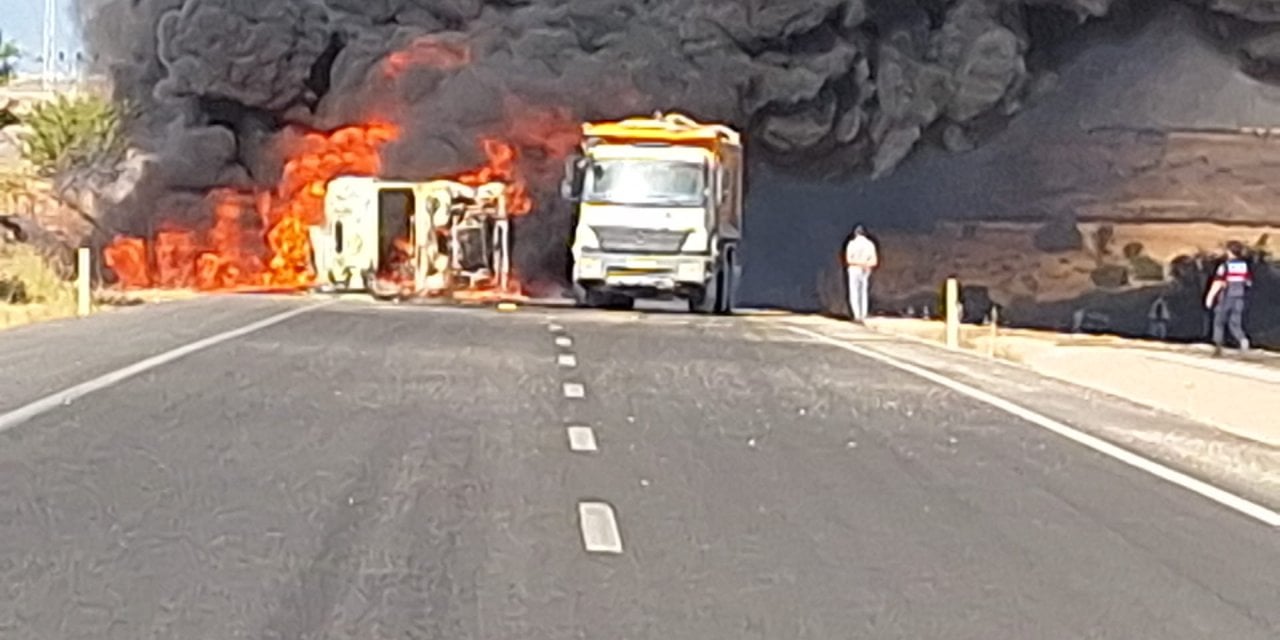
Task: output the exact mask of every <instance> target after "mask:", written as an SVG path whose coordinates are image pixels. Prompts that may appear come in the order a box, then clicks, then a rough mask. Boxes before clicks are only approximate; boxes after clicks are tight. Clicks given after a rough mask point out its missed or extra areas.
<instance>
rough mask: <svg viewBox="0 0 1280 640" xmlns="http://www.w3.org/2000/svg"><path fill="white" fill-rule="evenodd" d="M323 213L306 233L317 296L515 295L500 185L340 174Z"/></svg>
mask: <svg viewBox="0 0 1280 640" xmlns="http://www.w3.org/2000/svg"><path fill="white" fill-rule="evenodd" d="M324 213H325V219H324V223H323V224H321V225H317V226H314V227H311V229H310V234H311V247H312V254H313V261H314V264H315V269H316V275H317V279H318V281H319V283H318V287H319V289H320V290H322V291H335V292H343V291H360V292H368V293H370V294H372V295H373V296H374V297H377V298H382V299H401V298H414V297H440V298H454V299H475V298H477V297H482V298H494V299H501V298H509V297H514V296H517V295H518V294H519V286H518V284H517V283H516V282H515V281H514V279H513V278H512V277H511V237H510V230H511V224H510V219H509V217H508V212H507V197H506V185H505V184H503V183H500V182H490V183H487V184H483V185H480V186H476V187H472V186H468V185H465V184H462V183H459V182H455V181H452V180H433V181H429V182H405V181H390V180H382V179H379V178H369V177H355V176H343V177H339V178H335V179H333V180H332V181H330V182H329V185H328V189H327V191H326V193H325V201H324Z"/></svg>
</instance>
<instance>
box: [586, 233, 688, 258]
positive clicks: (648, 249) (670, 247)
mask: <svg viewBox="0 0 1280 640" xmlns="http://www.w3.org/2000/svg"><path fill="white" fill-rule="evenodd" d="M591 230H592V231H594V232H595V234H596V238H598V239H599V240H600V249H601V250H602V251H620V252H625V253H679V252H680V248H681V247H683V246H684V241H685V238H688V237H689V233H690V232H689V231H675V230H670V229H636V228H633V227H591Z"/></svg>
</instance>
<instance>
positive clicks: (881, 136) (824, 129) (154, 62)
mask: <svg viewBox="0 0 1280 640" xmlns="http://www.w3.org/2000/svg"><path fill="white" fill-rule="evenodd" d="M1175 3H1177V4H1182V5H1187V4H1190V5H1194V6H1197V7H1200V8H1201V9H1202V13H1203V14H1204V15H1205V17H1206V19H1207V20H1214V21H1216V22H1215V25H1216V26H1215V28H1216V29H1217V30H1218V31H1219V32H1220V34H1221V37H1222V38H1223V39H1224V41H1226V42H1227V43H1228V44H1229V45H1230V46H1231V47H1233V48H1235V49H1236V50H1238V53H1239V56H1240V58H1241V59H1242V60H1243V61H1244V64H1245V66H1246V67H1247V68H1249V69H1250V71H1251V72H1253V73H1256V74H1258V75H1260V76H1266V75H1267V74H1270V73H1272V69H1273V66H1275V65H1280V35H1277V32H1280V0H1200V1H1195V0H1185V1H1184V2H1178V0H1129V1H1128V2H1126V1H1125V0H1021V1H1019V0H653V1H649V2H636V1H634V0H488V1H481V0H79V10H80V15H81V18H82V21H83V23H84V28H85V32H86V34H87V38H88V41H89V44H90V47H91V49H92V50H93V52H94V53H95V54H96V59H98V60H99V61H100V62H101V63H102V64H104V65H105V66H106V67H107V69H108V70H109V73H110V76H111V77H112V79H113V80H114V85H115V89H116V91H117V93H118V96H119V98H120V99H122V100H126V101H128V103H129V104H131V105H132V106H133V108H134V114H135V118H134V122H133V130H132V136H133V138H134V140H135V142H136V144H137V146H138V147H140V148H141V149H143V150H145V151H147V152H150V154H151V156H150V157H151V158H152V162H151V163H150V164H149V168H148V170H147V171H145V172H144V174H145V175H144V178H143V179H142V180H141V181H139V183H138V184H137V186H136V188H135V197H134V198H133V199H132V200H131V201H129V203H128V206H125V207H121V210H122V211H128V212H129V215H128V216H125V217H124V218H131V219H133V220H134V221H136V219H137V218H138V217H139V216H141V217H146V216H148V215H151V214H150V213H149V207H148V203H153V202H158V201H161V200H163V199H165V198H172V197H174V194H175V193H178V194H184V193H192V192H198V191H199V190H201V189H207V188H210V187H213V186H221V185H230V186H241V187H248V186H253V185H270V184H272V183H273V182H274V181H275V179H276V178H277V177H278V175H279V170H280V158H279V157H276V156H275V154H276V153H277V152H276V146H277V145H273V144H272V141H273V140H274V139H275V138H276V136H277V135H278V132H280V131H281V130H282V129H284V128H285V127H287V126H289V125H297V126H302V127H308V128H316V129H332V128H335V127H338V126H341V125H344V124H351V123H358V122H363V121H366V120H367V119H368V118H369V117H370V116H371V115H374V114H376V115H379V116H383V117H391V118H392V119H394V120H395V121H396V122H397V123H398V124H400V125H401V126H402V128H403V130H404V135H403V136H402V137H401V139H400V140H399V141H398V142H397V143H395V144H394V145H393V146H392V147H391V148H389V149H387V151H386V153H385V154H384V165H385V171H386V173H388V174H389V175H390V176H395V177H426V176H433V175H440V174H442V173H449V172H454V171H458V170H461V169H464V168H467V167H470V166H473V165H475V164H476V163H477V162H478V161H479V160H480V155H479V154H480V152H479V148H478V146H477V144H476V140H477V139H478V137H480V136H482V135H504V134H510V133H511V132H512V131H513V130H514V129H519V128H520V126H521V124H520V120H521V118H522V112H524V111H525V110H526V109H537V108H564V109H568V110H569V111H570V113H571V114H572V115H573V117H574V118H587V119H594V118H614V117H619V116H624V115H631V114H636V113H645V112H650V111H653V110H657V109H674V110H680V111H683V112H686V113H689V114H691V115H694V116H695V117H699V118H703V119H712V120H720V121H727V122H730V123H733V124H735V125H737V126H739V127H741V128H742V129H744V130H746V131H747V132H748V134H749V136H750V138H749V139H750V141H751V144H752V148H753V156H754V157H756V158H757V159H761V158H763V159H767V160H768V161H769V162H770V163H771V164H773V165H774V166H775V167H782V168H791V169H798V170H801V171H803V172H805V173H806V175H817V174H816V173H815V170H816V169H821V171H822V173H825V174H833V173H848V172H850V171H865V172H870V173H871V174H872V175H873V176H881V175H885V174H887V173H889V172H890V171H892V170H893V169H894V168H895V167H896V166H898V165H899V164H900V163H901V162H902V161H903V160H904V159H905V158H906V157H907V156H908V154H909V153H910V152H911V151H912V150H913V149H915V148H917V147H918V146H920V145H921V144H932V145H937V146H942V147H946V148H949V149H952V150H966V149H970V148H973V147H974V146H975V145H980V144H982V142H983V141H984V139H985V138H986V137H987V136H989V135H991V132H993V131H998V130H999V129H1000V127H1001V126H1002V125H1003V123H1005V122H1007V120H1008V119H1009V118H1010V117H1011V116H1013V115H1014V114H1016V113H1017V112H1019V111H1021V110H1023V109H1025V108H1026V107H1027V105H1028V104H1029V102H1030V101H1032V100H1033V99H1034V98H1035V96H1036V95H1037V91H1039V90H1040V89H1041V88H1042V87H1041V85H1042V83H1041V82H1040V78H1041V73H1040V72H1042V71H1046V70H1051V69H1052V66H1053V60H1052V56H1048V55H1045V53H1044V52H1046V51H1048V50H1050V49H1051V48H1052V46H1054V45H1057V44H1059V43H1061V42H1062V41H1064V40H1069V39H1070V38H1071V37H1072V33H1073V32H1074V30H1076V29H1078V28H1079V25H1080V24H1081V23H1083V22H1085V21H1087V20H1091V19H1105V18H1106V16H1108V15H1109V14H1111V13H1115V12H1118V11H1124V10H1126V8H1127V7H1129V6H1130V5H1138V4H1141V5H1147V6H1148V9H1149V8H1150V5H1170V6H1172V5H1173V4H1175ZM1157 10H1158V9H1157ZM1273 27H1274V28H1273ZM424 39H427V40H428V41H429V42H430V43H432V44H431V45H430V46H433V47H434V46H444V47H446V48H448V47H455V46H456V47H463V48H465V49H466V50H467V51H468V56H469V60H468V61H467V62H466V63H465V64H456V65H443V66H442V65H439V64H424V65H419V66H418V67H410V68H408V69H407V70H406V71H404V72H403V73H400V74H396V75H394V76H392V75H389V74H387V73H386V68H387V61H388V59H389V56H392V55H393V54H394V53H396V52H403V51H413V50H414V48H415V47H418V46H421V44H422V43H423V41H424ZM513 105H514V106H513ZM526 137H527V138H529V142H528V143H527V144H524V145H522V151H525V152H526V153H525V154H524V155H525V157H526V158H529V159H530V160H529V162H533V163H537V162H539V161H542V160H546V162H545V164H551V163H550V161H549V160H550V159H548V158H546V156H547V155H549V150H548V149H546V148H539V145H538V144H537V142H536V138H537V136H536V135H532V136H526ZM555 164H558V161H557V162H556V163H555ZM543 169H545V167H543ZM553 173H554V172H552V171H545V170H544V171H541V172H539V173H537V175H543V176H551V175H553ZM539 186H542V187H545V186H546V185H539ZM124 218H122V219H121V221H120V222H119V223H120V224H127V220H124ZM553 226H554V225H553ZM552 235H554V234H552Z"/></svg>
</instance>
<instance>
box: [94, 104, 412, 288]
mask: <svg viewBox="0 0 1280 640" xmlns="http://www.w3.org/2000/svg"><path fill="white" fill-rule="evenodd" d="M396 133H397V130H396V128H395V127H394V126H392V125H389V124H382V123H378V124H370V125H364V126H353V127H345V128H342V129H338V130H337V131H334V132H332V133H329V134H321V133H306V134H296V133H295V134H293V137H292V139H290V140H289V141H288V142H287V143H286V145H285V147H286V152H287V157H288V158H289V160H288V161H287V162H286V163H285V166H284V173H283V175H282V176H281V180H280V183H279V185H278V186H277V187H276V189H275V190H274V191H264V192H261V193H257V194H253V193H246V192H240V191H234V190H231V189H216V190H214V191H211V192H210V193H209V194H208V196H207V197H206V199H205V200H206V202H205V204H206V206H210V207H211V208H212V213H213V224H212V225H211V226H210V227H209V228H208V229H206V230H204V231H197V230H192V229H182V228H173V227H172V225H170V228H166V229H164V230H162V231H159V232H157V233H156V235H155V238H154V241H153V242H152V244H151V246H150V247H148V245H147V243H146V242H145V241H144V240H143V239H141V238H130V237H117V238H116V239H115V240H114V241H113V242H112V243H111V244H110V245H109V246H108V247H106V249H104V256H105V258H106V261H107V265H108V266H109V267H111V270H112V271H114V272H115V273H116V277H117V278H118V279H119V281H120V285H121V286H122V287H124V288H144V287H150V286H158V287H164V288H182V287H195V288H197V289H201V290H225V289H234V288H246V287H270V288H300V287H304V286H307V285H309V284H311V283H312V281H313V279H314V276H315V274H314V273H313V272H312V267H311V240H310V236H309V233H308V230H307V228H308V227H309V226H311V225H317V224H321V223H323V222H324V196H325V193H326V190H327V185H328V183H329V181H330V180H332V179H333V178H336V177H338V176H340V175H360V176H372V175H377V173H378V171H379V170H380V169H381V162H380V161H379V151H380V150H381V148H382V147H383V145H385V144H386V143H387V142H389V141H391V140H393V139H394V138H395V136H396ZM255 223H258V224H255ZM255 227H256V228H255ZM258 229H266V233H265V236H264V234H263V233H262V231H260V230H258ZM264 241H265V242H264ZM151 254H154V259H155V267H154V269H152V268H151V260H150V255H151ZM153 271H154V273H153Z"/></svg>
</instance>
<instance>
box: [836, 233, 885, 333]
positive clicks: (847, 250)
mask: <svg viewBox="0 0 1280 640" xmlns="http://www.w3.org/2000/svg"><path fill="white" fill-rule="evenodd" d="M844 266H845V271H846V272H847V273H848V274H849V313H851V314H852V315H853V321H854V322H858V323H861V322H863V321H865V320H866V319H867V306H868V300H869V298H868V295H867V294H868V290H869V288H870V284H871V272H872V271H873V270H875V268H876V267H878V266H880V258H879V256H878V255H877V252H876V243H874V242H872V241H871V238H868V237H867V230H866V229H864V228H862V225H858V226H857V227H855V228H854V230H853V238H852V239H851V240H849V243H848V244H846V245H845V247H844Z"/></svg>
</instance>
